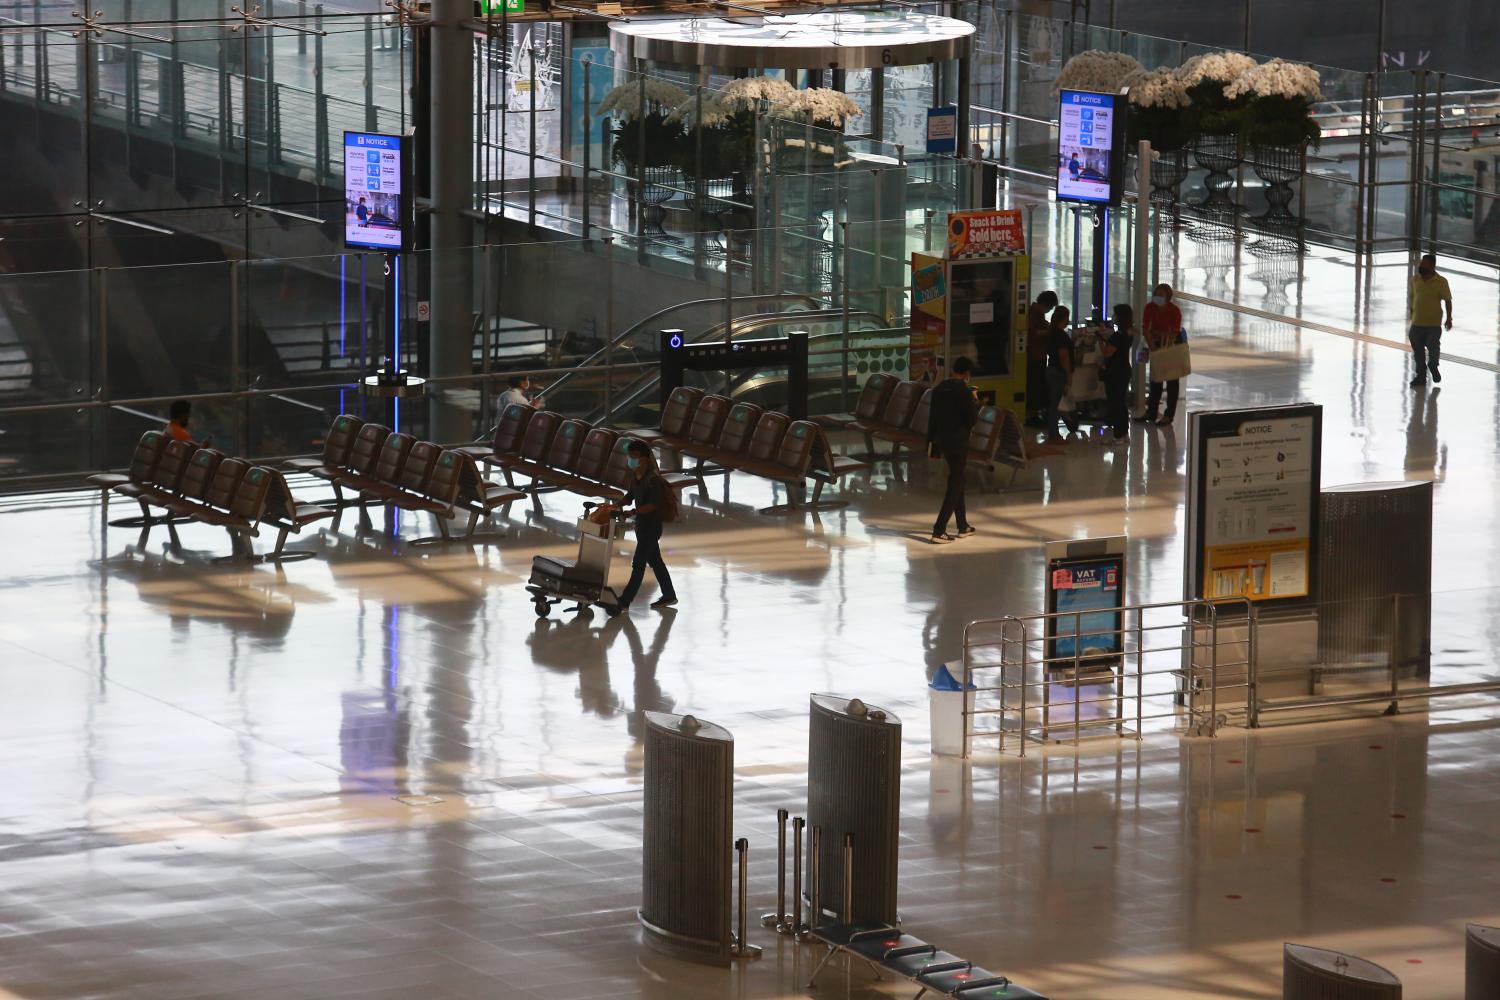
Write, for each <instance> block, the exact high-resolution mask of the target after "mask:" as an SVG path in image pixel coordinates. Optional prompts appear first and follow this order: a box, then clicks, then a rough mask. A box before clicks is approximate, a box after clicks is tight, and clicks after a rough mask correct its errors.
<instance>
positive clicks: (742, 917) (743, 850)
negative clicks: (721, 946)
mask: <svg viewBox="0 0 1500 1000" xmlns="http://www.w3.org/2000/svg"><path fill="white" fill-rule="evenodd" d="M734 849H735V851H736V852H737V853H738V854H739V856H740V897H739V925H740V929H739V933H738V934H736V935H735V938H734V951H733V954H734V957H735V958H759V957H760V946H759V945H754V944H751V943H750V942H749V941H747V940H746V939H745V924H746V922H747V921H748V919H749V916H750V912H749V911H750V904H749V901H748V899H747V898H746V888H747V887H746V883H747V882H748V880H749V876H750V841H748V840H746V839H745V838H744V837H741V838H740V839H739V840H736V841H735V842H734Z"/></svg>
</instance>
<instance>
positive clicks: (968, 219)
mask: <svg viewBox="0 0 1500 1000" xmlns="http://www.w3.org/2000/svg"><path fill="white" fill-rule="evenodd" d="M1025 252H1026V225H1025V223H1024V222H1023V221H1022V219H1021V210H1020V209H1019V208H984V209H976V210H975V211H972V212H949V213H948V259H949V260H965V259H968V258H973V257H1011V256H1015V255H1016V254H1023V253H1025Z"/></svg>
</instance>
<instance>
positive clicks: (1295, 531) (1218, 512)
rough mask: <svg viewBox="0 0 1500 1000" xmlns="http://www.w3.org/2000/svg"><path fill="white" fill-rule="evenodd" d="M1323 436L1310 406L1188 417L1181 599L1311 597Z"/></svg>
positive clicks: (1287, 600)
mask: <svg viewBox="0 0 1500 1000" xmlns="http://www.w3.org/2000/svg"><path fill="white" fill-rule="evenodd" d="M1322 441H1323V408H1322V407H1321V406H1316V405H1312V404H1299V405H1295V406H1272V407H1260V408H1255V409H1247V410H1210V411H1199V412H1196V413H1193V414H1192V415H1191V416H1190V417H1189V420H1188V544H1187V565H1186V577H1185V580H1184V595H1183V596H1184V597H1187V598H1189V599H1192V598H1199V597H1202V598H1209V599H1212V598H1225V597H1231V598H1233V597H1243V598H1248V599H1249V600H1251V601H1255V602H1256V603H1258V604H1263V605H1282V604H1287V605H1290V604H1299V603H1308V602H1310V601H1312V600H1313V599H1314V598H1315V595H1316V594H1317V570H1318V567H1317V553H1318V540H1317V530H1318V497H1319V491H1320V489H1321V476H1320V469H1321V467H1322V460H1323V446H1322Z"/></svg>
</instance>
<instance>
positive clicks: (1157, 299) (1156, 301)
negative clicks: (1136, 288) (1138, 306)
mask: <svg viewBox="0 0 1500 1000" xmlns="http://www.w3.org/2000/svg"><path fill="white" fill-rule="evenodd" d="M1151 304H1152V305H1156V306H1164V305H1166V304H1167V297H1166V296H1165V295H1153V296H1151Z"/></svg>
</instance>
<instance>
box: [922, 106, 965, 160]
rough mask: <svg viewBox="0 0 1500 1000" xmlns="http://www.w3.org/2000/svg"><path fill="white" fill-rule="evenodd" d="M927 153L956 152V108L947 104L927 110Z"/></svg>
mask: <svg viewBox="0 0 1500 1000" xmlns="http://www.w3.org/2000/svg"><path fill="white" fill-rule="evenodd" d="M927 152H929V153H956V152H958V108H956V107H954V106H953V105H951V104H949V105H946V106H944V107H939V108H928V109H927Z"/></svg>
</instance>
